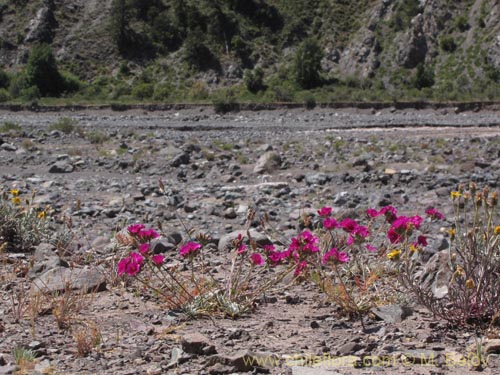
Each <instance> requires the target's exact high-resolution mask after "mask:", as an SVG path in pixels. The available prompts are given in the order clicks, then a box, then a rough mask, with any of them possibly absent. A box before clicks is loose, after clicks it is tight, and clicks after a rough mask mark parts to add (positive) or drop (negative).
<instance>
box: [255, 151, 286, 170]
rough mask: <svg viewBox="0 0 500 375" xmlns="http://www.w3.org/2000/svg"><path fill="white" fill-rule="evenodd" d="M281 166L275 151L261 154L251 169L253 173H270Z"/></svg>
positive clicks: (279, 158)
mask: <svg viewBox="0 0 500 375" xmlns="http://www.w3.org/2000/svg"><path fill="white" fill-rule="evenodd" d="M280 167H281V156H280V155H279V154H278V153H277V152H275V151H268V152H265V153H264V154H262V155H261V156H260V158H259V160H257V163H256V164H255V167H254V169H253V171H254V173H272V172H274V171H275V170H276V169H278V168H280Z"/></svg>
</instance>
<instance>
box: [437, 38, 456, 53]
mask: <svg viewBox="0 0 500 375" xmlns="http://www.w3.org/2000/svg"><path fill="white" fill-rule="evenodd" d="M439 46H440V47H441V49H442V50H443V51H445V52H450V53H451V52H454V51H455V50H456V49H457V44H456V43H455V39H453V37H452V36H451V35H446V36H443V37H442V38H441V39H440V40H439Z"/></svg>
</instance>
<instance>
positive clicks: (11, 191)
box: [10, 189, 19, 197]
mask: <svg viewBox="0 0 500 375" xmlns="http://www.w3.org/2000/svg"><path fill="white" fill-rule="evenodd" d="M10 193H11V194H12V195H13V196H14V197H17V196H18V195H19V189H10Z"/></svg>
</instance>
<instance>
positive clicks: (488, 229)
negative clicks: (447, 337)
mask: <svg viewBox="0 0 500 375" xmlns="http://www.w3.org/2000/svg"><path fill="white" fill-rule="evenodd" d="M451 198H452V205H453V208H454V212H455V215H454V220H453V226H452V228H450V229H448V233H449V235H450V239H451V244H450V248H449V251H448V253H447V256H446V262H445V263H444V264H443V265H445V266H447V269H448V271H449V273H450V275H451V276H450V280H449V283H448V284H447V287H446V290H445V291H443V293H442V295H439V296H436V295H435V294H434V293H433V292H432V290H431V287H430V286H429V285H425V284H424V285H423V284H422V282H421V281H420V280H419V279H418V276H417V275H418V273H417V272H416V269H417V267H418V259H417V258H416V257H414V256H412V252H411V245H410V244H409V243H407V241H405V242H404V243H403V246H402V249H403V252H402V254H401V260H400V262H399V264H398V269H399V275H400V281H401V283H402V285H403V286H404V287H405V288H406V289H407V290H409V291H410V292H411V293H413V295H414V296H415V297H416V298H417V299H418V301H419V302H420V303H422V304H423V305H424V306H426V307H427V308H428V309H429V310H430V311H431V312H432V313H433V314H435V315H436V316H438V317H440V318H442V319H445V320H447V321H449V322H450V323H452V324H454V325H461V326H465V325H476V326H482V325H485V324H487V323H489V322H490V321H491V320H492V319H493V318H494V317H496V316H498V314H499V306H500V304H499V302H500V280H499V277H498V276H499V275H500V262H499V254H498V248H499V247H500V226H499V225H497V224H498V220H499V219H498V194H497V193H496V192H490V191H489V188H488V187H485V188H484V189H482V190H479V189H478V188H477V187H476V185H475V184H474V183H471V184H470V185H469V189H468V190H466V189H465V187H464V186H459V188H458V190H457V191H453V192H452V193H451Z"/></svg>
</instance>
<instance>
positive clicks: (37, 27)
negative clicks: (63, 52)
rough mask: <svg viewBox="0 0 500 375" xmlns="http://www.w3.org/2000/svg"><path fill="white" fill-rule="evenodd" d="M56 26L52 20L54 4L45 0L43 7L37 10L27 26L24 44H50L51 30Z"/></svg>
mask: <svg viewBox="0 0 500 375" xmlns="http://www.w3.org/2000/svg"><path fill="white" fill-rule="evenodd" d="M55 26H56V20H55V18H54V2H53V1H52V0H45V1H44V2H43V7H42V8H40V9H39V10H38V12H37V13H36V16H35V18H33V19H32V20H31V21H30V23H29V25H28V32H27V33H26V37H25V38H24V43H50V42H51V41H52V38H53V28H54V27H55Z"/></svg>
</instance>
